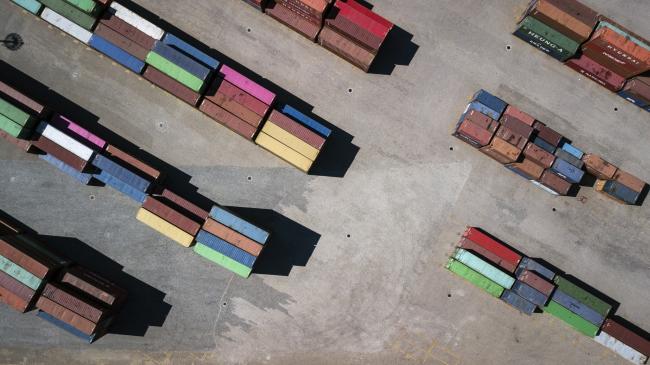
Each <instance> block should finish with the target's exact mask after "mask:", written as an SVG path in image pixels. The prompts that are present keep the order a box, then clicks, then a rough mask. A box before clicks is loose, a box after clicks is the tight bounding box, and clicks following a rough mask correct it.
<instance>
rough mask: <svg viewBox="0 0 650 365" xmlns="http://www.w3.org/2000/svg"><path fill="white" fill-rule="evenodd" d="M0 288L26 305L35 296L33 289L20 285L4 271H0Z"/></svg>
mask: <svg viewBox="0 0 650 365" xmlns="http://www.w3.org/2000/svg"><path fill="white" fill-rule="evenodd" d="M0 287H1V288H4V289H5V290H7V291H9V292H11V293H12V294H13V295H15V296H17V297H18V298H20V299H21V300H23V301H25V302H27V303H30V302H31V301H32V298H34V295H35V294H36V291H35V290H34V289H32V288H30V287H28V286H27V285H25V284H23V283H21V282H20V281H18V280H16V279H15V278H13V277H12V276H11V275H9V274H7V273H5V272H4V271H0Z"/></svg>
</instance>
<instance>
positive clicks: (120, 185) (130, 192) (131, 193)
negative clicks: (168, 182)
mask: <svg viewBox="0 0 650 365" xmlns="http://www.w3.org/2000/svg"><path fill="white" fill-rule="evenodd" d="M93 178H95V179H97V180H99V181H101V182H103V183H104V184H106V185H108V186H110V187H112V188H113V189H115V190H117V191H119V192H120V193H122V194H124V195H126V196H128V197H129V198H131V199H133V200H135V201H136V202H138V203H140V204H142V203H144V200H145V199H146V198H147V193H144V192H142V191H141V190H138V189H136V188H134V187H133V186H131V185H129V184H127V183H125V182H124V181H122V180H120V179H119V178H117V177H115V176H113V175H111V174H109V173H108V172H106V171H102V172H101V173H99V174H93Z"/></svg>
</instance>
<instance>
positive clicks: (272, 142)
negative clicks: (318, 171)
mask: <svg viewBox="0 0 650 365" xmlns="http://www.w3.org/2000/svg"><path fill="white" fill-rule="evenodd" d="M255 143H257V144H258V145H260V146H262V147H264V148H265V149H266V150H268V151H269V152H271V153H273V154H275V155H276V156H278V157H280V158H281V159H283V160H285V161H287V162H288V163H290V164H292V165H294V166H295V167H297V168H299V169H300V170H302V171H304V172H309V169H310V168H311V164H312V163H313V161H310V160H309V159H308V158H307V157H305V156H303V155H301V154H299V153H298V152H296V151H294V150H292V149H291V148H289V147H287V146H286V145H284V144H282V143H281V142H280V141H278V140H277V139H275V138H273V137H271V136H269V135H268V134H266V133H264V132H261V131H260V134H258V135H257V139H255Z"/></svg>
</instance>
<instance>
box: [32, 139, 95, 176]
mask: <svg viewBox="0 0 650 365" xmlns="http://www.w3.org/2000/svg"><path fill="white" fill-rule="evenodd" d="M32 144H33V145H34V147H36V148H38V149H39V150H41V151H43V152H46V153H47V154H48V155H51V156H54V157H55V158H56V159H58V160H60V161H63V162H64V163H65V164H66V165H68V166H71V167H72V168H74V169H75V170H77V171H79V172H83V171H84V170H85V169H86V167H87V166H88V161H85V160H83V159H81V158H80V157H79V156H77V155H75V154H74V153H72V152H70V151H68V150H66V149H65V148H63V147H61V146H59V145H58V144H56V143H54V142H52V141H50V140H49V139H47V138H45V137H43V136H42V135H38V136H36V139H35V140H33V141H32Z"/></svg>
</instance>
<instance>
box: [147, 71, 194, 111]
mask: <svg viewBox="0 0 650 365" xmlns="http://www.w3.org/2000/svg"><path fill="white" fill-rule="evenodd" d="M142 76H143V77H144V78H145V79H147V80H149V81H150V82H151V83H153V84H155V85H157V86H158V87H160V88H161V89H163V90H165V91H167V92H168V93H170V94H172V95H174V96H175V97H177V98H179V99H181V100H182V101H184V102H186V103H188V104H190V105H191V106H194V107H196V104H197V103H198V102H199V99H200V98H201V94H199V93H197V92H195V91H194V90H192V89H190V88H189V87H187V86H185V85H183V84H181V83H180V82H178V81H176V80H174V79H172V78H171V77H169V76H167V75H165V74H164V73H162V72H160V71H158V70H156V69H155V68H153V67H150V66H147V68H146V69H145V70H144V73H143V74H142Z"/></svg>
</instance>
